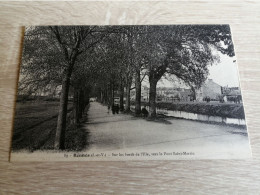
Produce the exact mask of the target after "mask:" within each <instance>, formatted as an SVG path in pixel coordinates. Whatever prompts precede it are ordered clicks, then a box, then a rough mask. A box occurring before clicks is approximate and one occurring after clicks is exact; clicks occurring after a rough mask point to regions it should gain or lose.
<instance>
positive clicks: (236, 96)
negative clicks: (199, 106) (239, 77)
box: [223, 88, 242, 103]
mask: <svg viewBox="0 0 260 195" xmlns="http://www.w3.org/2000/svg"><path fill="white" fill-rule="evenodd" d="M223 100H224V102H234V103H241V101H242V96H241V91H240V89H239V88H233V89H231V90H227V91H225V94H223Z"/></svg>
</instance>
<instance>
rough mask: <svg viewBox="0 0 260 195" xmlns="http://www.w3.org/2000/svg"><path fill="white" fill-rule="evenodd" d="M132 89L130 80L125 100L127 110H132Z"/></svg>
mask: <svg viewBox="0 0 260 195" xmlns="http://www.w3.org/2000/svg"><path fill="white" fill-rule="evenodd" d="M130 90H131V82H129V81H128V82H127V85H126V101H125V111H126V112H130V106H131V102H130Z"/></svg>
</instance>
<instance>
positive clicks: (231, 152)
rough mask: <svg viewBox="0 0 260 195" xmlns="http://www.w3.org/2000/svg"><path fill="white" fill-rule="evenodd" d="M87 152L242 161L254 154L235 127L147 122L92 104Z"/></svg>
mask: <svg viewBox="0 0 260 195" xmlns="http://www.w3.org/2000/svg"><path fill="white" fill-rule="evenodd" d="M84 128H85V129H86V131H87V132H88V133H89V136H88V140H87V141H88V143H89V147H88V148H87V150H86V151H103V152H104V151H123V150H128V151H131V150H132V151H148V150H149V151H152V150H153V149H155V150H157V151H159V150H160V151H169V150H174V151H187V152H196V153H197V157H198V158H199V157H201V158H228V157H229V156H231V157H234V158H240V157H241V158H242V157H246V156H248V155H250V147H249V144H248V138H247V136H244V135H240V134H234V133H232V132H237V131H241V130H239V129H236V128H234V127H230V126H223V125H213V124H207V123H201V122H196V121H190V120H184V119H170V120H168V123H163V122H153V121H147V120H146V119H142V118H135V117H133V116H131V115H126V114H116V115H113V114H112V113H111V111H110V112H108V109H107V107H105V106H102V105H101V104H99V103H97V102H92V103H91V105H90V109H89V111H88V122H86V124H85V125H84Z"/></svg>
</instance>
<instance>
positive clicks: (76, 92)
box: [73, 89, 79, 124]
mask: <svg viewBox="0 0 260 195" xmlns="http://www.w3.org/2000/svg"><path fill="white" fill-rule="evenodd" d="M73 96H74V97H73V124H78V123H79V90H78V89H74V95H73Z"/></svg>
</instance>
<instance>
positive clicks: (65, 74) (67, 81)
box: [19, 25, 234, 149]
mask: <svg viewBox="0 0 260 195" xmlns="http://www.w3.org/2000/svg"><path fill="white" fill-rule="evenodd" d="M217 50H218V51H220V52H221V53H223V54H227V55H229V56H233V55H234V49H233V44H232V40H231V34H230V29H229V26H227V25H176V26H44V27H43V26H41V27H29V28H27V29H26V32H25V41H24V51H23V59H22V66H21V78H20V82H19V92H20V93H25V91H26V92H28V93H31V92H35V91H37V90H39V89H42V88H45V87H46V86H47V85H50V84H51V85H56V86H58V85H62V89H61V95H60V107H59V115H58V122H57V130H56V139H55V148H56V149H63V148H64V140H65V132H66V131H65V130H66V119H67V105H68V96H69V91H70V88H71V89H73V102H74V109H73V112H74V122H75V123H78V122H79V119H80V118H81V117H82V113H83V112H84V108H85V106H86V105H87V104H88V99H89V96H90V94H96V95H97V96H98V97H99V99H100V101H101V102H103V103H106V104H110V105H112V104H113V102H114V93H115V91H119V94H120V109H121V110H123V109H125V110H126V111H129V110H130V103H131V102H130V91H131V90H132V89H133V88H135V94H136V97H135V113H136V114H137V115H138V114H140V113H141V86H142V81H143V79H144V78H145V77H147V78H148V79H149V84H150V92H149V103H150V116H151V117H155V116H156V86H157V83H158V81H159V80H160V79H161V78H162V77H163V76H164V75H166V74H168V75H174V76H175V77H176V78H179V79H181V80H182V81H184V82H185V83H186V84H187V85H189V86H190V87H191V89H192V90H193V91H195V89H196V88H198V87H200V86H201V84H202V83H203V82H204V81H205V80H206V78H207V76H208V66H209V65H211V64H212V63H214V62H215V61H216V60H218V55H217V52H216V51H217ZM124 94H126V97H125V98H126V102H125V107H124V102H123V100H124ZM194 94H195V93H194Z"/></svg>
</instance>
